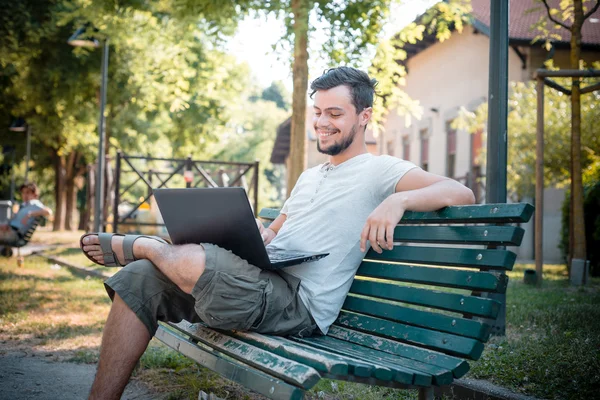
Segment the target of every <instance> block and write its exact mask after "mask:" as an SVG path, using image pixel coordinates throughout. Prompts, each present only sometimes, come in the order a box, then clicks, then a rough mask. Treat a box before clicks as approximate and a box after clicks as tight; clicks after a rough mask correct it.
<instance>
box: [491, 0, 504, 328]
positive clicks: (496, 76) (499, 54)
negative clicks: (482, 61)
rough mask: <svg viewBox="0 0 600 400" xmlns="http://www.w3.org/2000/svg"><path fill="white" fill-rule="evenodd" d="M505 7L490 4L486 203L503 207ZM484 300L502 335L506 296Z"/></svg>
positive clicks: (499, 3)
mask: <svg viewBox="0 0 600 400" xmlns="http://www.w3.org/2000/svg"><path fill="white" fill-rule="evenodd" d="M508 7H509V0H490V11H491V14H490V66H489V68H490V72H489V74H490V77H489V90H488V110H489V111H488V137H487V171H486V195H485V198H486V203H506V162H507V161H506V159H507V157H506V155H507V143H508V140H507V108H508V15H509V13H508ZM487 297H488V298H490V299H493V300H496V301H498V302H500V304H501V305H500V311H499V312H498V318H497V319H496V320H495V321H494V322H493V323H492V333H493V334H495V335H504V334H505V332H506V294H505V293H501V294H500V293H489V294H488V296H487Z"/></svg>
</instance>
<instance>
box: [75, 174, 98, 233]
mask: <svg viewBox="0 0 600 400" xmlns="http://www.w3.org/2000/svg"><path fill="white" fill-rule="evenodd" d="M85 176H86V194H85V203H84V204H83V207H82V209H81V210H80V211H79V216H80V217H79V229H80V230H83V231H86V232H90V231H91V230H92V211H91V210H92V207H93V205H94V192H95V189H94V188H95V186H94V185H95V180H94V167H93V165H91V164H88V165H87V168H86V174H85Z"/></svg>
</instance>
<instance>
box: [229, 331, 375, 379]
mask: <svg viewBox="0 0 600 400" xmlns="http://www.w3.org/2000/svg"><path fill="white" fill-rule="evenodd" d="M229 334H230V335H231V336H233V337H235V338H237V339H240V340H243V341H244V342H246V343H249V344H251V345H253V346H256V347H260V348H261V349H263V350H269V351H272V352H273V353H275V354H277V355H280V356H282V357H285V358H289V359H292V360H294V361H298V362H300V363H302V364H306V365H309V366H311V367H313V368H314V369H316V370H317V371H319V372H324V373H329V374H334V375H347V374H349V373H353V372H354V368H351V366H354V365H356V366H357V370H358V372H359V376H363V377H369V376H371V370H372V368H371V366H369V365H368V364H367V363H352V360H351V359H349V358H348V357H344V356H338V355H336V354H332V353H328V352H322V351H319V350H315V349H307V348H306V347H301V346H299V345H298V344H297V343H294V342H292V341H286V340H285V339H283V338H280V337H276V336H267V335H261V334H260V333H254V332H239V331H233V332H229ZM349 364H350V365H349ZM352 364H354V365H352Z"/></svg>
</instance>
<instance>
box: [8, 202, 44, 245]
mask: <svg viewBox="0 0 600 400" xmlns="http://www.w3.org/2000/svg"><path fill="white" fill-rule="evenodd" d="M43 209H44V204H42V202H41V201H39V200H38V199H33V200H30V201H28V202H27V203H23V204H21V207H19V212H18V213H16V214H15V215H14V216H13V217H12V218H11V220H10V226H12V227H13V228H14V229H16V230H17V231H18V232H19V234H20V235H21V236H23V235H24V234H25V233H27V231H28V230H29V228H31V227H32V226H33V224H34V223H35V218H29V219H28V220H27V223H26V224H24V225H23V224H22V223H21V220H22V219H23V217H25V216H26V215H27V213H28V212H30V211H38V210H43Z"/></svg>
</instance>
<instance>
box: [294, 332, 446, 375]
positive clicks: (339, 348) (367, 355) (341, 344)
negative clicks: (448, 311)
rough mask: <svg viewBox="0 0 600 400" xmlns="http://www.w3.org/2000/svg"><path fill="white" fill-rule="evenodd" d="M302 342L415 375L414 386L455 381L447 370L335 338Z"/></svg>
mask: <svg viewBox="0 0 600 400" xmlns="http://www.w3.org/2000/svg"><path fill="white" fill-rule="evenodd" d="M302 340H303V341H304V342H306V343H310V344H311V345H313V346H318V347H319V348H322V349H330V351H334V352H338V353H340V354H348V355H349V356H353V357H356V358H358V359H363V360H365V361H376V362H378V363H382V364H383V365H385V366H387V367H388V368H390V369H392V370H395V369H399V371H403V370H406V371H408V372H409V373H412V374H413V375H414V379H413V382H412V384H413V385H417V386H429V385H431V384H432V383H433V384H434V385H438V386H439V385H449V384H450V383H451V382H452V380H453V377H452V372H451V371H450V370H448V369H446V368H441V367H438V366H435V365H432V364H426V363H423V362H420V361H416V360H412V359H407V358H404V357H401V356H398V355H392V354H389V353H386V352H382V351H379V350H374V349H372V348H369V347H364V346H360V345H358V344H355V343H351V342H348V341H344V340H340V339H336V338H333V337H327V336H313V337H309V338H305V339H302ZM400 382H402V381H400Z"/></svg>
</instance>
